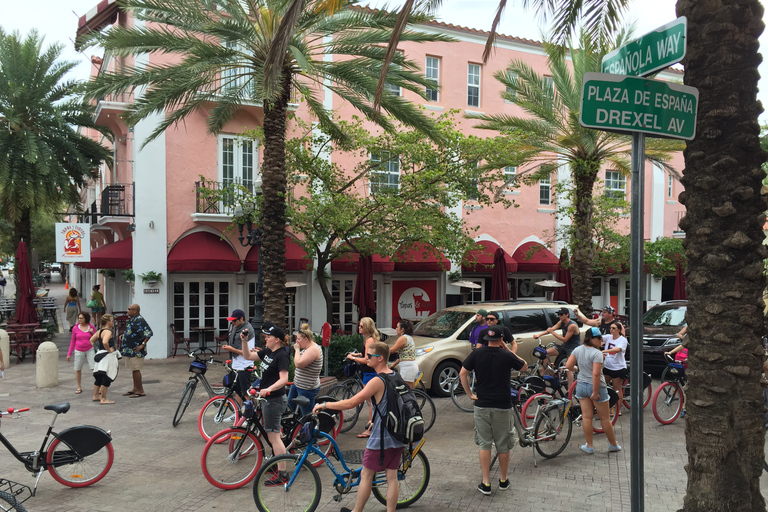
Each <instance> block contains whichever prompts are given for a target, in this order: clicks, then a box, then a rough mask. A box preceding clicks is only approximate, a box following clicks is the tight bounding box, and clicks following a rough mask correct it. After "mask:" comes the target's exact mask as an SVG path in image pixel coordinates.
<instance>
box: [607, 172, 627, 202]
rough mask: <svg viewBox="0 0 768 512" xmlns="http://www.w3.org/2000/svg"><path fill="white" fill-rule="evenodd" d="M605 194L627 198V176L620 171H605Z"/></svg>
mask: <svg viewBox="0 0 768 512" xmlns="http://www.w3.org/2000/svg"><path fill="white" fill-rule="evenodd" d="M605 195H606V196H608V197H612V198H614V199H626V198H627V177H626V176H624V175H623V174H621V173H620V172H618V171H605Z"/></svg>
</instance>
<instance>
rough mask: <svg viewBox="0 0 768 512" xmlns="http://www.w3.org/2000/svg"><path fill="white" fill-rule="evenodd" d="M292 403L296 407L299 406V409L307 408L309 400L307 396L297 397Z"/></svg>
mask: <svg viewBox="0 0 768 512" xmlns="http://www.w3.org/2000/svg"><path fill="white" fill-rule="evenodd" d="M291 403H292V404H294V405H298V406H299V407H306V406H308V405H309V398H307V397H305V396H297V397H296V398H294V399H292V400H291Z"/></svg>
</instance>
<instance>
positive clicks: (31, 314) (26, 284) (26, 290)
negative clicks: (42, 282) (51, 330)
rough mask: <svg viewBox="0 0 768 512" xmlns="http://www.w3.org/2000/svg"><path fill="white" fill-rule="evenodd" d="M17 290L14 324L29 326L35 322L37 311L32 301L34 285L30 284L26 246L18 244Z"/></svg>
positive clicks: (30, 273)
mask: <svg viewBox="0 0 768 512" xmlns="http://www.w3.org/2000/svg"><path fill="white" fill-rule="evenodd" d="M16 268H17V269H18V275H17V277H16V278H17V280H18V283H17V285H16V286H17V288H16V322H18V323H20V324H31V323H36V322H37V311H35V305H34V303H33V302H32V299H33V298H34V297H35V285H34V284H33V283H32V269H31V268H30V266H29V257H28V256H27V244H26V243H24V242H19V248H18V249H17V250H16Z"/></svg>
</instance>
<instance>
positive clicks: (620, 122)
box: [579, 73, 699, 140]
mask: <svg viewBox="0 0 768 512" xmlns="http://www.w3.org/2000/svg"><path fill="white" fill-rule="evenodd" d="M698 104H699V91H698V90H697V89H696V88H694V87H687V86H685V85H680V84H674V83H669V82H663V81H661V80H651V79H648V78H635V77H629V76H620V75H608V74H604V73H584V78H583V80H582V91H581V113H580V117H579V122H580V123H581V125H582V126H585V127H587V128H595V129H598V130H607V131H615V132H627V133H632V132H641V133H647V134H649V135H652V136H653V135H655V136H657V137H667V138H675V139H685V140H691V139H693V138H694V137H695V136H696V109H697V108H698Z"/></svg>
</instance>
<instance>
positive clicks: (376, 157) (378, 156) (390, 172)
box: [368, 151, 401, 194]
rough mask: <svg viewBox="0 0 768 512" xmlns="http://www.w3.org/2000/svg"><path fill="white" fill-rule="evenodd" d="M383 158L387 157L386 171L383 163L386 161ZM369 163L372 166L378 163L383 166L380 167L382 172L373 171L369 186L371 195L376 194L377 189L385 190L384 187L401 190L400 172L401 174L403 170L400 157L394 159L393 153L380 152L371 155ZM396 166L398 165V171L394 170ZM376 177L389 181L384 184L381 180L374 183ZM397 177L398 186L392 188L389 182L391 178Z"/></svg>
mask: <svg viewBox="0 0 768 512" xmlns="http://www.w3.org/2000/svg"><path fill="white" fill-rule="evenodd" d="M382 157H386V162H387V164H386V170H384V165H383V164H382V162H383V161H384V160H383V158H382ZM369 161H370V162H371V164H377V163H378V164H381V165H380V166H379V169H380V170H373V169H372V170H371V178H370V181H369V184H368V185H369V187H368V189H369V192H370V193H371V194H375V193H376V192H377V189H379V188H384V187H386V188H390V189H395V190H400V172H401V170H400V169H401V166H400V157H399V156H396V157H393V156H392V152H391V151H379V152H378V153H371V154H370V155H369ZM394 164H397V170H394V169H393V167H392V166H393V165H394ZM374 175H382V176H386V178H387V179H386V181H384V182H382V181H381V180H376V181H374V179H373V177H374ZM395 175H396V176H397V186H396V187H394V186H392V184H391V183H390V180H389V178H390V177H391V176H395Z"/></svg>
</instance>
